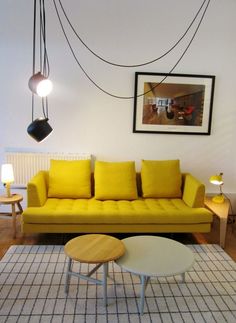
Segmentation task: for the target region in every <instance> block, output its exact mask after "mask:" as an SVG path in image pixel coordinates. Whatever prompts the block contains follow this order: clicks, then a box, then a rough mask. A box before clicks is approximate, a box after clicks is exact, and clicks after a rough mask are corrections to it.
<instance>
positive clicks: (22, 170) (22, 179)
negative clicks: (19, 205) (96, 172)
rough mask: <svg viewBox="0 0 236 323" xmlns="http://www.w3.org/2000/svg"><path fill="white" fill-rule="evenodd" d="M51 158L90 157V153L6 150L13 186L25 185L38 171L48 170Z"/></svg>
mask: <svg viewBox="0 0 236 323" xmlns="http://www.w3.org/2000/svg"><path fill="white" fill-rule="evenodd" d="M51 159H63V160H81V159H91V155H90V154H85V153H84V154H75V153H68V154H67V153H24V152H6V153H5V160H6V163H9V164H12V166H13V171H14V178H15V181H14V183H13V186H15V187H16V186H19V187H26V185H27V183H28V181H29V180H30V179H31V178H32V177H33V176H34V175H35V174H36V173H37V172H38V171H39V170H48V169H49V167H50V160H51Z"/></svg>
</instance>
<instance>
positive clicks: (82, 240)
mask: <svg viewBox="0 0 236 323" xmlns="http://www.w3.org/2000/svg"><path fill="white" fill-rule="evenodd" d="M124 252H125V247H124V244H123V242H122V241H120V240H119V239H116V238H114V237H111V236H108V235H103V234H86V235H82V236H79V237H77V238H74V239H72V240H70V241H69V242H67V244H66V245H65V254H66V255H67V256H68V257H69V261H68V268H67V272H66V281H65V293H68V290H69V280H70V277H71V276H72V275H73V276H76V277H79V278H82V279H85V280H87V281H90V282H93V283H95V284H99V285H103V291H104V294H103V295H104V296H103V299H104V305H105V306H106V305H107V275H108V262H109V261H112V260H116V259H118V258H119V257H121V256H122V255H123V254H124ZM72 260H74V261H79V262H80V263H87V264H97V265H96V266H95V267H94V268H93V269H92V270H91V271H90V272H89V273H88V274H87V275H83V274H81V273H77V272H73V271H72ZM102 265H103V279H102V280H98V279H94V278H92V277H90V276H91V275H92V274H93V273H95V272H96V271H97V270H98V268H99V267H101V266H102Z"/></svg>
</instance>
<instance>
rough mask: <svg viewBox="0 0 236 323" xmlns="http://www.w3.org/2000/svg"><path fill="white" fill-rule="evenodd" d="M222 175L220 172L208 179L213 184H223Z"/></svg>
mask: <svg viewBox="0 0 236 323" xmlns="http://www.w3.org/2000/svg"><path fill="white" fill-rule="evenodd" d="M222 175H223V173H220V174H219V175H213V176H211V177H210V179H209V181H210V183H212V184H214V185H222V184H224V182H223V178H222Z"/></svg>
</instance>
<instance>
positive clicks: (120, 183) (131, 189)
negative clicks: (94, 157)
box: [94, 161, 138, 200]
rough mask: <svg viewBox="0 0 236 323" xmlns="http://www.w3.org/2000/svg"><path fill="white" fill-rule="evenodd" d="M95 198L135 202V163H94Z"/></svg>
mask: <svg viewBox="0 0 236 323" xmlns="http://www.w3.org/2000/svg"><path fill="white" fill-rule="evenodd" d="M94 179H95V198H96V199H98V200H135V199H137V198H138V194H137V186H136V172H135V163H134V162H133V161H127V162H103V161H96V162H95V170H94Z"/></svg>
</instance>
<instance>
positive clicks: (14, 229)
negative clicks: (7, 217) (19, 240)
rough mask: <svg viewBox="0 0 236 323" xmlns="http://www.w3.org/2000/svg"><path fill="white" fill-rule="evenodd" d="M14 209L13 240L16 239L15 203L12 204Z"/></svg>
mask: <svg viewBox="0 0 236 323" xmlns="http://www.w3.org/2000/svg"><path fill="white" fill-rule="evenodd" d="M11 209H12V222H13V238H14V239H15V237H16V206H15V203H12V205H11Z"/></svg>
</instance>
